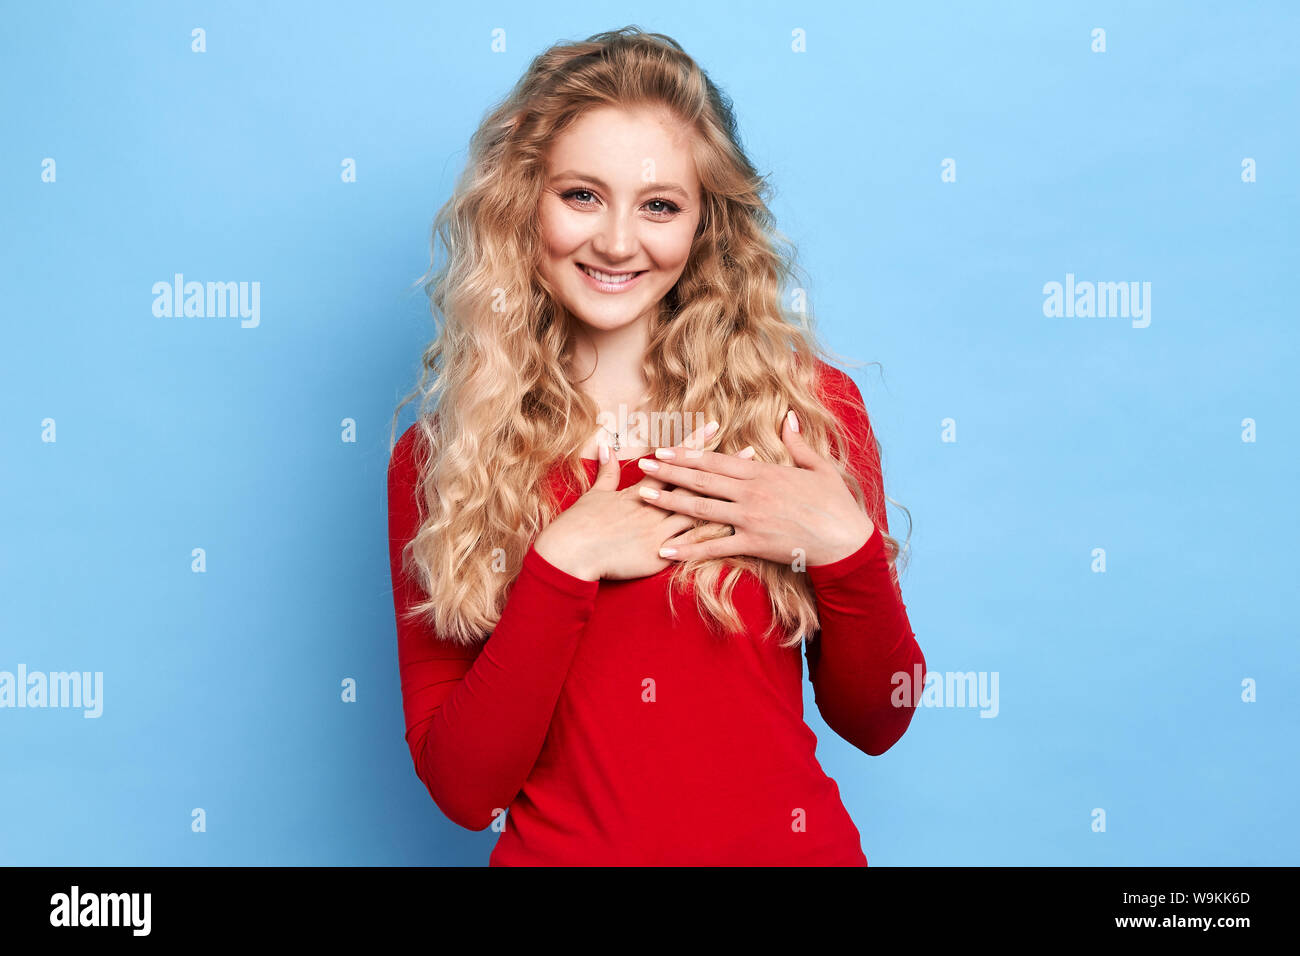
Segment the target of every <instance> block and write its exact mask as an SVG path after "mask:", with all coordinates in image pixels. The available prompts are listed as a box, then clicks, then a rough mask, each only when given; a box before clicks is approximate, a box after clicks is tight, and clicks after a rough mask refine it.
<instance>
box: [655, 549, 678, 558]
mask: <svg viewBox="0 0 1300 956" xmlns="http://www.w3.org/2000/svg"><path fill="white" fill-rule="evenodd" d="M676 553H677V549H676V548H660V549H659V557H661V558H671V557H672V556H673V555H674V554H676Z"/></svg>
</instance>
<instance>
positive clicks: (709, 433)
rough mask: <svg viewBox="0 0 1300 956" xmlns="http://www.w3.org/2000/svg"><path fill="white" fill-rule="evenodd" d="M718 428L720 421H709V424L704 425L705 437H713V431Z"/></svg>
mask: <svg viewBox="0 0 1300 956" xmlns="http://www.w3.org/2000/svg"><path fill="white" fill-rule="evenodd" d="M717 430H718V423H717V422H709V423H708V424H707V425H705V426H704V437H705V438H712V437H713V433H714V432H716V431H717Z"/></svg>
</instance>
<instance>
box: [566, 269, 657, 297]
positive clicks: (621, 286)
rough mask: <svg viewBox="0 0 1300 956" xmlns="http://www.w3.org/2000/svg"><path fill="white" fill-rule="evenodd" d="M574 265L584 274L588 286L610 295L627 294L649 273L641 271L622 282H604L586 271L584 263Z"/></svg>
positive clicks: (611, 273)
mask: <svg viewBox="0 0 1300 956" xmlns="http://www.w3.org/2000/svg"><path fill="white" fill-rule="evenodd" d="M573 265H574V268H575V269H577V270H578V272H580V273H581V274H582V278H583V279H584V280H585V281H586V283H587V285H588V286H590V287H591V288H592V289H595V290H596V291H597V292H610V293H618V292H626V291H627V290H628V289H630V288H632V287H633V286H635V285H636V284H637V283H639V282H640V281H641V277H642V276H643V275H645V274H646V272H647V271H648V270H645V269H642V270H641V271H639V272H637V273H636V274H635V275H633V276H632V278H630V279H624V280H623V281H621V282H602V281H601V280H600V279H597V278H596V277H595V276H593V275H592V274H591V273H589V272H588V271H587V270H586V269H584V268H583V263H581V262H575V263H574V264H573ZM597 271H603V270H597ZM618 274H619V273H613V272H610V273H606V275H618Z"/></svg>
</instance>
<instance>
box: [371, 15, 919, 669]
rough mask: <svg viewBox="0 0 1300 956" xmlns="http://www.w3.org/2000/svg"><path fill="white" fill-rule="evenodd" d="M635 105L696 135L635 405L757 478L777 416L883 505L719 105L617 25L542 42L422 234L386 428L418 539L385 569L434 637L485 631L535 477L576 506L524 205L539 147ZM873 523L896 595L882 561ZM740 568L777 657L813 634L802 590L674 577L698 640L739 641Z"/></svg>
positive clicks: (561, 338) (565, 394)
mask: <svg viewBox="0 0 1300 956" xmlns="http://www.w3.org/2000/svg"><path fill="white" fill-rule="evenodd" d="M643 105H652V106H660V107H667V109H668V110H670V111H671V113H672V114H673V115H674V116H675V117H676V118H677V119H678V120H679V121H680V123H681V126H682V128H683V129H686V130H689V131H691V132H692V133H693V136H692V137H691V139H692V141H693V142H692V148H693V152H694V158H695V162H696V167H697V172H698V176H699V182H700V187H701V193H702V208H701V223H700V228H699V230H698V233H697V235H696V237H695V239H694V242H693V245H692V248H691V251H690V256H689V260H688V262H687V265H686V266H685V269H684V271H683V272H682V274H681V277H680V278H679V280H678V282H677V284H676V285H675V286H674V287H673V289H672V290H671V291H670V292H669V293H668V294H667V295H665V296H664V298H663V299H662V300H661V302H660V303H659V306H658V315H657V316H656V317H655V318H654V319H653V321H652V327H651V329H650V337H649V342H648V346H647V348H646V353H645V357H644V359H643V366H642V367H643V372H644V375H645V378H646V381H647V382H648V390H647V396H648V398H649V399H650V401H649V404H648V406H647V407H651V408H659V409H669V408H673V409H699V410H701V411H702V412H703V413H704V414H705V416H706V417H705V418H704V420H705V421H708V420H710V419H714V420H717V421H718V422H719V423H721V428H720V429H719V431H718V434H717V437H716V438H715V439H713V441H712V442H711V443H710V445H709V446H708V447H710V448H712V449H715V450H718V451H722V452H727V453H731V454H735V453H736V452H739V451H741V450H742V449H743V448H744V447H745V446H746V445H753V446H754V449H755V453H756V458H757V459H758V460H759V461H767V462H779V463H782V464H792V463H793V462H792V460H791V458H790V455H789V452H788V451H787V449H786V447H785V445H784V444H783V442H782V441H781V436H780V423H781V420H782V417H783V416H784V415H785V412H786V409H787V408H793V409H794V410H795V414H796V415H797V416H798V418H799V423H800V432H801V434H802V435H803V437H804V439H805V440H806V441H807V442H808V444H809V445H810V446H812V448H813V449H814V450H816V451H817V452H818V453H819V454H822V455H824V456H826V457H828V458H830V459H831V460H833V461H834V462H835V463H836V466H837V469H838V470H839V471H840V472H841V474H842V475H843V477H844V478H845V479H846V481H847V483H848V486H849V488H850V490H851V491H852V492H853V494H854V496H855V498H856V499H857V501H858V503H859V504H860V505H861V506H862V507H863V508H864V509H868V508H869V507H870V506H869V502H871V501H874V500H876V499H875V496H876V495H878V494H882V493H883V490H882V489H879V488H871V489H864V488H862V487H861V484H860V483H859V481H858V479H857V476H856V475H854V474H853V470H852V469H850V468H849V467H848V463H849V461H850V458H849V456H850V453H851V450H850V449H849V448H847V447H846V446H847V444H848V443H847V442H846V440H845V436H844V435H843V434H841V430H840V428H839V426H838V423H837V421H836V419H835V416H834V415H833V414H831V413H830V412H829V411H828V410H827V409H826V408H825V407H824V406H823V404H822V403H821V402H820V401H819V400H818V392H817V376H818V371H817V363H818V361H820V360H823V359H829V358H830V357H831V354H830V353H829V351H828V350H827V349H825V348H824V347H823V346H822V345H821V344H820V342H819V340H818V336H817V334H816V333H815V332H814V331H813V323H812V317H811V314H810V313H809V311H808V309H807V308H806V306H805V307H804V308H802V309H801V310H800V311H793V310H791V311H787V310H786V308H785V307H784V305H783V301H782V296H783V288H785V287H787V286H788V287H789V288H790V289H791V293H792V294H800V292H801V290H802V289H804V288H806V284H804V283H801V282H798V281H797V277H798V276H799V275H800V274H801V273H802V270H801V269H799V267H798V266H797V265H796V264H795V254H794V252H793V246H792V244H790V243H789V241H788V240H787V239H786V238H785V237H784V236H783V235H782V234H781V233H780V232H779V231H777V229H776V228H775V224H774V223H775V220H774V217H773V216H772V214H771V212H770V211H769V209H768V207H767V203H766V200H767V199H768V198H769V195H770V187H769V185H768V183H767V181H766V179H765V178H764V177H763V176H760V175H759V174H758V172H757V171H756V170H755V168H754V166H753V165H752V164H751V162H750V161H749V159H748V158H747V156H746V155H745V152H744V150H743V148H742V147H741V144H740V140H739V137H738V135H737V131H736V120H735V116H734V114H733V112H732V106H731V101H730V99H729V98H728V97H727V96H726V94H725V93H723V92H722V91H721V90H719V89H718V87H717V86H715V85H714V83H713V81H712V80H710V78H709V77H708V76H707V75H706V74H705V72H704V71H703V70H702V69H701V68H700V67H699V65H697V64H696V62H695V61H694V60H693V59H692V58H691V57H690V56H688V55H687V54H686V53H685V51H684V50H683V49H682V47H681V46H680V45H679V44H678V43H677V42H676V41H675V40H673V39H671V38H670V37H667V36H664V35H662V34H658V33H647V32H645V31H642V30H641V29H639V28H637V27H624V28H623V29H620V30H614V31H610V32H607V33H599V34H596V35H594V36H592V37H590V38H589V39H587V40H584V41H582V42H577V43H566V44H558V45H555V46H553V47H551V48H550V49H548V50H546V51H545V52H543V53H542V54H541V55H539V56H537V57H536V58H535V59H534V60H533V61H532V63H531V64H530V65H529V67H528V69H527V71H526V72H525V73H524V75H523V77H522V78H521V79H520V80H519V81H518V83H517V84H516V85H515V87H514V89H513V90H512V91H511V92H510V93H509V94H508V95H507V96H506V97H505V99H504V100H502V101H501V102H500V103H499V104H498V105H496V106H495V107H494V108H493V109H491V110H490V111H489V112H488V113H487V115H486V116H485V118H484V120H483V122H482V123H481V125H480V126H479V128H478V130H477V131H476V132H475V133H474V135H473V137H472V139H471V141H470V149H469V157H468V160H467V162H466V166H465V169H464V172H463V173H462V174H461V176H460V178H459V179H458V181H457V184H456V187H455V189H454V191H453V194H452V196H451V198H450V199H448V201H447V202H446V204H445V205H443V207H442V208H441V209H440V210H439V211H438V214H437V216H436V218H435V219H434V223H433V230H432V237H431V241H430V250H431V264H430V270H429V272H427V273H426V274H425V275H424V276H422V277H421V283H422V285H423V288H424V289H425V291H426V292H427V294H428V296H429V299H430V303H431V306H432V311H433V314H434V321H435V327H436V335H435V337H434V339H433V341H432V342H431V343H430V344H429V346H428V347H427V348H426V349H425V351H424V355H423V357H422V363H421V366H422V367H421V373H420V380H419V384H418V385H417V386H416V388H415V389H414V390H413V391H412V392H411V393H409V394H408V395H407V396H406V397H405V398H403V400H402V401H401V403H400V404H399V405H398V406H397V409H396V411H395V412H394V415H393V431H392V435H391V436H390V454H391V451H392V449H393V448H395V446H396V436H397V418H398V413H400V411H401V409H402V407H403V406H405V405H406V404H407V403H408V402H410V401H412V400H413V399H414V398H416V397H417V396H419V397H420V398H421V401H420V404H419V405H418V406H417V419H416V425H417V427H418V431H419V435H418V437H419V438H420V439H421V441H419V442H418V443H416V444H417V447H418V448H419V449H420V451H419V455H418V461H417V465H418V467H419V474H420V476H421V477H420V481H419V485H418V493H417V499H418V500H419V504H420V507H419V511H420V515H421V520H420V526H419V531H418V533H417V534H416V535H415V537H414V538H413V539H412V540H411V541H410V542H409V543H408V544H407V546H406V549H405V550H404V551H403V554H402V561H403V567H404V569H406V571H407V572H408V573H414V574H416V575H417V576H418V579H419V581H420V583H421V586H422V589H423V591H424V593H425V594H426V595H427V599H426V600H424V601H423V602H421V603H419V604H418V605H417V606H415V607H413V608H412V609H411V612H410V613H411V615H412V616H420V617H423V618H425V619H426V620H427V622H428V623H429V625H430V626H432V627H433V628H434V629H435V631H436V633H437V634H438V635H439V637H440V638H442V639H444V640H448V641H453V642H455V643H458V644H465V645H470V644H474V643H476V642H480V641H483V640H485V639H486V638H487V636H488V635H489V633H490V632H491V630H492V629H493V628H494V627H495V626H496V622H497V621H498V619H499V618H500V616H501V611H502V609H503V607H504V603H505V597H506V594H507V593H508V590H509V584H510V582H512V581H513V580H514V578H515V576H516V575H517V574H518V571H519V569H520V565H521V563H522V561H523V557H524V555H525V553H526V552H527V550H528V547H529V545H530V543H531V542H532V540H533V538H534V537H535V536H536V534H537V533H538V532H539V531H540V530H541V529H542V528H544V527H545V526H546V525H547V524H548V523H549V522H550V521H551V520H552V519H553V518H554V517H555V516H556V514H557V512H558V507H559V505H558V501H557V500H556V495H555V494H554V492H553V487H552V485H551V483H550V482H549V481H548V480H547V478H548V475H550V474H551V473H552V469H553V468H555V467H557V465H558V466H559V467H560V468H561V469H562V472H561V474H564V475H567V477H568V479H569V480H570V481H571V482H572V483H573V486H575V487H577V488H579V489H582V490H585V489H586V488H588V487H590V478H589V477H588V475H587V473H586V470H585V467H584V466H583V464H582V461H581V457H580V456H581V449H582V446H583V445H584V444H585V442H586V441H587V440H588V439H589V438H590V435H591V432H592V430H593V424H594V423H595V421H596V420H597V415H598V414H599V411H600V410H599V409H598V408H597V406H596V403H595V402H594V401H592V399H591V398H590V397H588V396H587V395H586V394H585V393H583V392H582V391H581V390H579V389H577V388H575V386H574V384H573V383H572V382H571V381H570V380H569V378H568V377H567V374H566V372H565V369H566V368H568V367H569V366H568V363H569V360H570V359H571V358H572V356H573V349H574V343H575V328H576V323H577V320H576V319H575V318H574V317H573V316H572V315H570V314H569V313H568V310H566V309H565V308H564V306H563V305H562V304H561V302H560V300H559V297H558V295H557V294H556V293H555V290H554V289H553V288H552V287H551V286H550V284H549V283H548V282H547V281H546V279H545V278H544V276H543V275H542V272H541V269H540V264H541V262H542V256H543V254H544V247H543V244H542V239H541V234H540V226H539V217H538V205H539V202H540V197H541V194H542V185H543V178H544V175H545V155H546V149H547V146H548V144H549V143H550V142H551V141H552V140H554V139H555V137H556V136H557V135H559V134H560V133H561V132H562V131H564V130H565V129H566V127H568V126H569V125H570V124H572V123H573V122H574V121H575V120H576V119H577V118H578V117H579V116H580V115H582V114H583V113H584V112H585V111H587V110H589V109H592V108H596V107H600V106H623V107H627V106H643ZM439 239H441V241H442V245H443V246H444V248H445V250H446V253H447V254H446V257H445V259H444V260H443V261H442V262H441V264H440V263H439V260H438V245H439ZM440 316H441V321H439V317H440ZM872 440H873V441H874V436H873V438H872ZM875 452H876V453H877V454H878V453H879V448H878V447H877V448H876V449H875ZM874 511H875V509H874V508H870V512H869V516H870V517H871V519H872V520H873V521H874V522H875V523H876V525H877V526H878V527H880V529H881V532H882V534H883V535H884V539H885V549H886V555H887V557H888V559H889V561H890V563H891V572H892V573H893V574H894V579H895V582H896V581H897V570H896V569H894V568H893V563H894V561H895V559H896V558H897V556H898V554H899V544H898V541H897V540H896V539H894V538H893V537H891V536H889V535H888V534H886V533H885V528H886V524H885V521H884V518H885V516H884V515H883V514H876V513H874ZM909 521H910V517H909ZM703 524H705V522H704V521H702V520H699V521H697V522H696V526H697V527H698V526H700V525H703ZM909 537H910V534H909ZM412 568H413V569H414V571H413V572H412ZM746 570H748V571H750V572H752V573H753V574H755V575H757V577H758V578H759V580H760V582H761V583H762V584H763V586H764V587H765V588H766V590H767V594H768V597H769V600H770V602H771V609H772V616H773V626H774V627H777V628H779V629H781V630H782V631H784V632H785V634H786V635H787V636H786V637H785V639H783V640H782V646H783V647H784V646H793V645H795V644H798V643H799V642H800V641H801V640H803V639H805V638H811V637H813V636H815V634H816V632H817V629H818V623H817V613H816V604H815V601H814V598H813V592H812V589H811V585H810V584H809V582H808V580H807V577H808V576H807V575H806V574H801V573H799V572H797V571H795V570H794V569H793V568H792V567H790V566H786V565H782V564H777V563H775V562H771V561H767V560H762V559H758V558H753V557H748V556H736V557H726V558H717V559H709V560H694V561H683V562H678V563H677V565H676V566H675V567H674V570H673V573H672V575H671V577H670V582H671V587H670V589H669V591H670V603H671V595H672V592H673V591H682V590H683V589H684V587H685V584H686V581H687V580H688V579H689V580H691V581H692V582H693V583H694V585H695V587H694V591H695V596H696V605H697V608H698V610H699V612H700V614H701V615H702V616H703V617H704V619H705V620H706V621H708V622H709V623H710V626H711V628H712V629H713V630H714V631H715V633H726V634H731V633H735V632H737V631H739V630H741V628H742V626H743V625H742V622H741V620H740V618H739V615H738V614H737V613H736V609H735V606H734V604H733V603H732V601H731V592H732V590H733V588H734V587H735V585H736V583H737V581H738V580H739V577H740V575H741V573H742V572H743V571H746ZM503 571H504V572H505V573H502V572H503ZM672 610H673V614H674V615H676V613H677V610H676V607H675V606H674V607H673V609H672ZM769 633H771V632H770V630H769V631H768V632H767V633H765V634H764V635H763V637H764V638H766V637H767V636H768V634H769Z"/></svg>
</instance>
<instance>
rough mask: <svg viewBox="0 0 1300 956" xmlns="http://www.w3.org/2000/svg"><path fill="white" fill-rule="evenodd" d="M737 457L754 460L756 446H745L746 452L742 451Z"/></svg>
mask: <svg viewBox="0 0 1300 956" xmlns="http://www.w3.org/2000/svg"><path fill="white" fill-rule="evenodd" d="M736 457H737V458H753V457H754V446H753V445H746V446H745V450H744V451H742V452H741V453H740V454H738V455H737V456H736Z"/></svg>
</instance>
